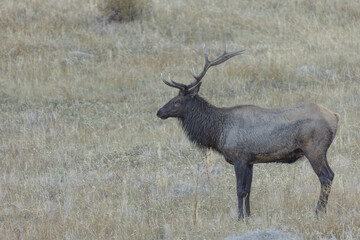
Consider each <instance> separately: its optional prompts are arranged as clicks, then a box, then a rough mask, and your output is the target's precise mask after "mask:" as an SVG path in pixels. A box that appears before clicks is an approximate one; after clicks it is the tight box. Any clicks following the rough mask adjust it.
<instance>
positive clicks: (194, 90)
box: [189, 83, 201, 97]
mask: <svg viewBox="0 0 360 240" xmlns="http://www.w3.org/2000/svg"><path fill="white" fill-rule="evenodd" d="M200 86H201V83H199V84H198V85H197V86H196V87H194V88H192V89H191V90H190V92H189V93H190V96H192V97H195V96H196V95H197V94H198V93H199V90H200Z"/></svg>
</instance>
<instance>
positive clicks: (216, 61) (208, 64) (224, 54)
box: [187, 43, 245, 89]
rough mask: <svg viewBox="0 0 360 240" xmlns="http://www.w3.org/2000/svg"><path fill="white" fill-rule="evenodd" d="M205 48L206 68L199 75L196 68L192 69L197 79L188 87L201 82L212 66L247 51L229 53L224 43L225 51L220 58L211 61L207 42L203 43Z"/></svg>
mask: <svg viewBox="0 0 360 240" xmlns="http://www.w3.org/2000/svg"><path fill="white" fill-rule="evenodd" d="M203 49H204V56H205V66H204V69H203V70H202V72H201V73H200V74H199V75H196V73H195V69H194V68H192V69H191V73H192V75H193V77H194V78H195V80H194V81H193V82H192V83H190V84H189V85H187V87H188V89H189V88H192V87H194V86H196V85H197V84H199V82H200V81H201V79H202V78H203V77H204V76H205V74H206V71H207V70H208V69H209V68H210V67H212V66H216V65H219V64H221V63H223V62H225V61H226V60H228V59H230V58H232V57H234V56H237V55H240V54H242V53H244V52H245V50H240V51H235V52H229V53H228V52H226V44H225V43H224V53H223V54H222V55H221V56H220V57H218V58H216V59H214V60H212V61H209V58H208V53H207V49H206V45H205V43H204V44H203Z"/></svg>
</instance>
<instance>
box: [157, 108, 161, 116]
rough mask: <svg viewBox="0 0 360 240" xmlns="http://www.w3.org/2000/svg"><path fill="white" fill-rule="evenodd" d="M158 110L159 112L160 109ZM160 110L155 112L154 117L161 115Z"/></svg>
mask: <svg viewBox="0 0 360 240" xmlns="http://www.w3.org/2000/svg"><path fill="white" fill-rule="evenodd" d="M160 110H161V109H160ZM160 110H159V111H157V113H156V116H158V117H160V115H161V112H160Z"/></svg>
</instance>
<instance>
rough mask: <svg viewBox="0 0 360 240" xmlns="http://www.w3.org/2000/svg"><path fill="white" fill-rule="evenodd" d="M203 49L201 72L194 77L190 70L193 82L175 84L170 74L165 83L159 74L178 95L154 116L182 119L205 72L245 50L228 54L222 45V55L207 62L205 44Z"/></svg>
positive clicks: (193, 71)
mask: <svg viewBox="0 0 360 240" xmlns="http://www.w3.org/2000/svg"><path fill="white" fill-rule="evenodd" d="M203 49H204V56H205V66H204V69H203V71H202V72H201V73H200V74H199V75H196V73H195V70H194V68H193V69H192V70H191V73H192V75H193V77H194V78H195V80H194V81H193V82H192V83H190V84H188V85H186V84H183V83H178V82H175V81H173V80H172V79H171V75H170V74H169V81H166V80H165V79H164V76H163V74H161V79H162V81H163V82H164V83H165V84H166V85H168V86H170V87H173V88H177V89H179V94H178V95H177V96H176V97H174V98H173V99H171V100H170V101H169V102H168V103H166V104H165V105H164V106H163V107H162V108H160V109H159V111H158V112H157V114H156V115H157V116H158V117H159V118H161V119H167V118H169V117H176V118H183V117H184V116H185V115H186V112H187V111H188V109H189V104H191V103H192V101H193V99H194V97H195V96H196V95H197V94H198V92H199V89H200V86H201V82H200V81H201V79H202V78H203V77H204V76H205V74H206V71H207V70H208V69H209V68H210V67H212V66H216V65H219V64H221V63H223V62H225V61H226V60H228V59H230V58H232V57H234V56H237V55H240V54H242V53H244V52H245V50H240V51H235V52H229V53H228V52H226V45H225V44H224V53H223V54H222V55H221V56H220V57H218V58H216V59H214V60H212V61H209V58H208V53H207V50H206V46H205V44H204V45H203Z"/></svg>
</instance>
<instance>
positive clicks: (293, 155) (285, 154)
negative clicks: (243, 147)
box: [250, 148, 304, 164]
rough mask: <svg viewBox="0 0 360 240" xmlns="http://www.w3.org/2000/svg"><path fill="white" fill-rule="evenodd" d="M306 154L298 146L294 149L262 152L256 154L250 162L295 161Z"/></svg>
mask: <svg viewBox="0 0 360 240" xmlns="http://www.w3.org/2000/svg"><path fill="white" fill-rule="evenodd" d="M303 156H304V152H303V151H302V150H301V149H299V148H297V149H295V150H293V151H281V150H280V151H278V152H274V153H261V154H255V155H254V156H253V159H254V160H252V161H251V162H250V164H256V163H271V162H278V163H293V162H295V161H296V160H298V159H299V158H301V157H303Z"/></svg>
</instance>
